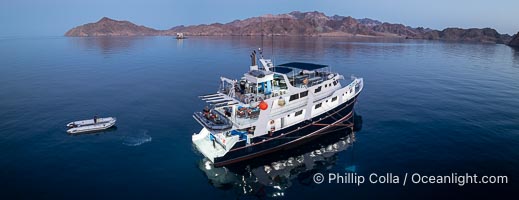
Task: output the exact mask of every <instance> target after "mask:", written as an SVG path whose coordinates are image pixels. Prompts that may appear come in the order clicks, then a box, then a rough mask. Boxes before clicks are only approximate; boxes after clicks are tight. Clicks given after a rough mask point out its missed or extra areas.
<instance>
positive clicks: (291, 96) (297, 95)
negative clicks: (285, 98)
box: [289, 94, 299, 101]
mask: <svg viewBox="0 0 519 200" xmlns="http://www.w3.org/2000/svg"><path fill="white" fill-rule="evenodd" d="M297 99H299V94H293V95H290V100H289V101H294V100H297Z"/></svg>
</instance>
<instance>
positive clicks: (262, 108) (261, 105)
mask: <svg viewBox="0 0 519 200" xmlns="http://www.w3.org/2000/svg"><path fill="white" fill-rule="evenodd" d="M268 107H269V105H268V104H267V103H266V102H265V101H261V102H260V103H259V108H260V109H261V110H267V108H268Z"/></svg>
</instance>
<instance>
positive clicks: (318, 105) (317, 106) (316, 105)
mask: <svg viewBox="0 0 519 200" xmlns="http://www.w3.org/2000/svg"><path fill="white" fill-rule="evenodd" d="M322 105H323V103H318V104H315V109H317V108H320V107H321V106H322Z"/></svg>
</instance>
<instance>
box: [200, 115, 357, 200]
mask: <svg viewBox="0 0 519 200" xmlns="http://www.w3.org/2000/svg"><path fill="white" fill-rule="evenodd" d="M354 120H355V125H354V128H353V130H352V129H350V128H345V129H341V130H337V131H334V132H331V133H327V134H326V135H324V136H321V137H320V138H319V139H316V140H314V141H312V142H310V143H308V144H306V145H304V147H300V148H298V149H295V150H290V151H284V152H283V153H281V154H282V155H277V156H276V157H274V158H272V156H273V155H268V156H267V157H262V158H258V159H254V160H253V161H252V162H248V163H246V164H238V165H231V166H228V167H220V168H215V167H213V164H212V163H211V161H209V160H208V159H207V158H204V159H203V160H201V161H200V162H199V168H200V169H201V170H202V171H203V172H204V173H205V175H206V176H207V178H208V179H209V181H210V183H211V184H212V185H213V186H214V187H216V188H219V189H222V190H236V192H237V193H238V194H239V195H251V196H256V197H279V196H284V191H285V190H286V189H287V188H289V187H290V186H292V184H293V182H294V181H297V182H298V183H299V184H301V185H311V184H314V182H313V179H312V177H313V175H314V174H315V173H316V172H319V171H321V170H326V169H330V168H332V167H333V166H334V165H335V164H336V161H337V158H338V153H339V152H341V151H344V150H346V149H348V148H352V147H353V143H354V142H355V134H358V132H359V131H360V129H361V126H362V118H361V116H358V115H355V116H354ZM352 152H353V151H352ZM350 164H352V163H350ZM345 170H347V171H348V170H350V171H355V166H354V165H351V166H349V167H346V169H345Z"/></svg>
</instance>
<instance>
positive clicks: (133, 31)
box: [65, 11, 511, 44]
mask: <svg viewBox="0 0 519 200" xmlns="http://www.w3.org/2000/svg"><path fill="white" fill-rule="evenodd" d="M177 32H182V33H184V34H186V35H189V36H259V35H267V36H270V35H279V36H335V37H345V36H358V37H399V38H407V39H428V40H447V41H467V42H482V43H498V44H507V43H509V41H511V36H510V35H508V34H500V33H498V32H497V31H496V30H494V29H491V28H483V29H480V28H470V29H461V28H446V29H444V30H441V31H440V30H434V29H429V28H422V27H416V28H413V27H410V26H405V25H403V24H393V23H387V22H380V21H378V20H373V19H368V18H364V19H355V18H352V17H349V16H348V17H344V16H338V15H334V16H327V15H325V14H324V13H321V12H317V11H314V12H298V11H295V12H291V13H287V14H279V15H263V16H259V17H252V18H248V19H244V20H235V21H232V22H229V23H226V24H222V23H213V24H202V25H191V26H176V27H173V28H171V29H168V30H155V29H152V28H148V27H145V26H138V25H135V24H133V23H131V22H128V21H117V20H113V19H110V18H107V17H104V18H102V19H101V20H99V21H98V22H95V23H89V24H85V25H82V26H78V27H75V28H73V29H71V30H69V31H67V32H66V33H65V36H71V37H88V36H153V35H171V36H174V35H176V33H177Z"/></svg>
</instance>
